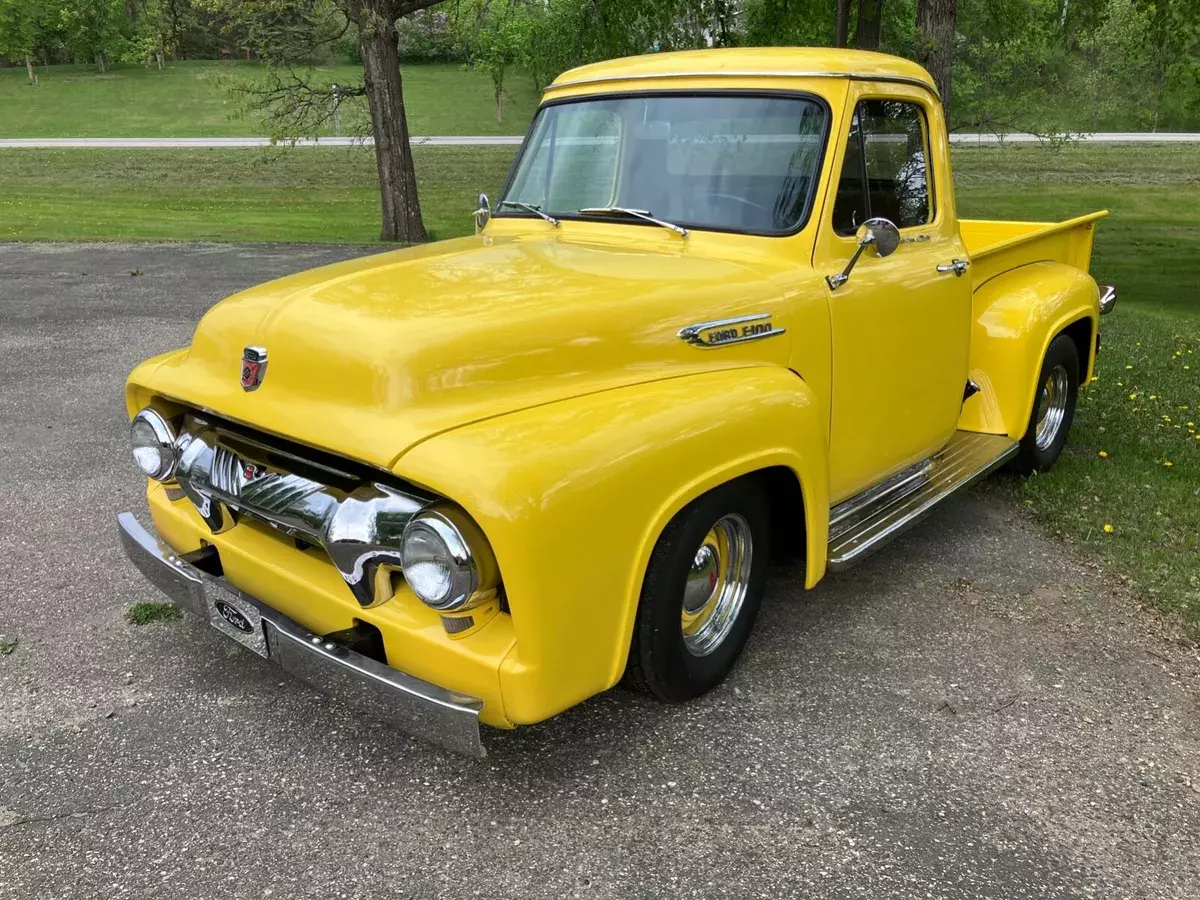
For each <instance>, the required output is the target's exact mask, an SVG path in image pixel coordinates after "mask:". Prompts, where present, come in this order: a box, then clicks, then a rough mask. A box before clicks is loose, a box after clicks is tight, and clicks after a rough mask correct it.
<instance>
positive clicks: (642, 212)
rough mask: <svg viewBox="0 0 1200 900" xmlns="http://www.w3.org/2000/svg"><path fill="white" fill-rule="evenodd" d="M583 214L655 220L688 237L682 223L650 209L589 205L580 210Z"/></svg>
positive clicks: (655, 222)
mask: <svg viewBox="0 0 1200 900" xmlns="http://www.w3.org/2000/svg"><path fill="white" fill-rule="evenodd" d="M579 214H580V215H581V216H613V215H617V216H632V217H633V218H635V219H641V220H642V221H644V222H653V223H654V224H655V225H659V226H661V227H663V228H669V229H670V230H671V231H673V232H675V233H676V234H677V235H679V236H680V237H687V236H688V230H687V229H686V228H684V227H683V226H682V225H676V224H674V223H673V222H664V221H663V220H662V219H656V218H654V216H653V215H651V213H650V210H648V209H629V208H628V207H626V206H588V207H584V208H583V209H581V210H579Z"/></svg>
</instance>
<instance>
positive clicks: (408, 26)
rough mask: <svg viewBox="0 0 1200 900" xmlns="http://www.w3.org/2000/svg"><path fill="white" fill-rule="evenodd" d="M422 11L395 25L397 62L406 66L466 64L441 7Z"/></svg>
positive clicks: (446, 15) (460, 45)
mask: <svg viewBox="0 0 1200 900" xmlns="http://www.w3.org/2000/svg"><path fill="white" fill-rule="evenodd" d="M454 5H455V4H449V3H447V4H442V6H441V7H433V8H432V9H423V10H421V11H420V12H417V13H413V14H412V15H411V16H405V17H404V18H403V19H401V20H400V21H399V22H397V23H396V31H397V33H398V34H399V46H400V61H401V62H409V63H426V62H466V61H467V56H466V53H465V51H464V49H463V47H462V44H461V43H460V41H459V39H458V35H457V34H456V33H455V28H454V24H455V23H454V18H453V17H452V16H451V15H449V14H448V13H447V12H446V9H445V8H443V7H453V6H454Z"/></svg>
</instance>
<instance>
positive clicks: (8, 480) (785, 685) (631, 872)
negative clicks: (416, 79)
mask: <svg viewBox="0 0 1200 900" xmlns="http://www.w3.org/2000/svg"><path fill="white" fill-rule="evenodd" d="M353 252H355V251H353V250H351V249H346V248H339V249H321V248H311V247H306V248H294V247H284V246H168V245H160V246H117V245H114V246H71V245H53V244H45V245H25V246H22V245H12V244H9V245H3V244H0V547H2V548H3V552H2V553H0V584H3V585H4V588H5V591H4V597H3V600H2V602H0V631H3V632H7V633H10V634H15V635H17V636H18V637H19V638H20V641H21V643H20V645H19V647H18V648H17V650H16V651H15V652H13V653H12V654H11V655H8V656H0V896H3V897H6V898H7V897H13V898H38V900H44V898H60V897H62V898H65V897H71V898H91V897H103V898H106V900H113V898H126V897H162V898H172V900H175V898H192V897H195V898H212V897H245V898H262V897H268V896H274V897H277V898H282V897H286V898H294V897H312V898H321V900H327V898H332V897H353V898H382V897H408V898H434V897H437V898H456V897H486V898H503V897H520V898H523V900H531V898H564V897H579V898H614V900H616V898H619V900H630V898H654V900H659V898H674V897H696V898H705V900H711V898H731V900H743V898H756V897H762V898H771V900H778V898H784V897H793V896H814V897H845V898H861V897H873V898H874V897H981V896H991V897H1005V898H1028V897H1075V896H1079V897H1083V896H1088V897H1091V896H1105V897H1115V896H1136V897H1195V896H1196V890H1197V889H1196V885H1197V884H1198V883H1200V855H1198V853H1197V843H1198V841H1200V736H1198V734H1197V716H1198V712H1200V705H1198V703H1197V700H1198V697H1200V689H1198V687H1197V684H1198V681H1197V676H1198V674H1200V661H1198V660H1197V653H1196V650H1195V649H1194V648H1192V647H1188V646H1185V645H1184V644H1182V643H1180V641H1179V640H1178V639H1177V636H1176V635H1175V634H1174V633H1173V632H1172V631H1171V629H1170V628H1169V627H1167V626H1165V625H1163V624H1162V622H1161V621H1160V620H1159V619H1158V617H1157V616H1155V615H1154V614H1152V613H1148V612H1145V611H1143V610H1141V609H1140V608H1139V607H1138V606H1137V604H1136V603H1134V602H1133V601H1132V600H1130V599H1129V598H1128V597H1127V596H1126V594H1125V593H1124V591H1123V590H1122V589H1121V588H1120V587H1119V585H1117V584H1116V583H1115V582H1114V581H1113V580H1112V579H1111V578H1109V577H1106V576H1104V575H1102V574H1100V573H1098V572H1097V571H1096V570H1095V569H1093V567H1092V566H1090V565H1089V564H1087V563H1086V562H1085V561H1082V560H1080V559H1079V558H1077V557H1076V556H1074V555H1073V554H1072V553H1071V552H1070V551H1069V550H1067V549H1066V548H1064V547H1063V546H1062V545H1061V544H1060V543H1058V542H1056V541H1054V540H1051V539H1048V538H1047V537H1045V536H1044V535H1042V534H1041V533H1039V532H1038V531H1036V530H1035V529H1033V528H1031V527H1030V526H1029V525H1028V524H1026V522H1025V521H1024V520H1023V519H1022V517H1021V516H1020V515H1019V514H1018V513H1017V512H1015V511H1014V510H1013V509H1012V508H1010V507H1009V506H1008V505H1007V504H1006V503H1005V502H1004V501H1003V500H1001V499H999V498H998V497H997V496H996V494H995V492H994V491H991V490H989V489H987V487H986V486H985V487H984V489H982V490H978V491H976V492H975V493H973V494H971V495H970V496H967V497H965V498H963V499H961V500H958V501H955V502H953V503H952V504H951V505H950V506H949V508H947V509H945V510H944V511H942V512H940V513H938V514H936V515H935V516H934V517H932V519H931V520H930V521H929V523H928V524H927V525H926V526H925V527H924V528H923V530H921V531H919V532H914V533H913V534H911V535H909V536H908V537H906V538H903V539H902V540H901V541H900V542H899V543H898V544H896V545H895V546H894V547H892V548H890V549H889V550H886V551H884V552H883V553H881V554H880V555H878V556H876V557H875V558H873V559H872V560H871V561H869V562H868V563H867V564H865V565H864V566H863V567H862V568H860V569H858V570H856V571H854V572H852V573H847V574H845V575H842V576H836V577H831V578H829V579H828V580H827V581H826V582H825V583H823V584H822V585H821V586H820V587H819V588H818V589H817V590H816V591H813V592H811V593H807V594H806V593H804V592H803V591H802V590H801V586H800V583H799V580H798V577H797V575H796V574H795V573H789V572H787V571H782V572H780V573H777V577H775V578H774V580H773V582H772V586H771V589H770V593H769V596H768V599H767V602H766V604H765V606H764V608H763V613H762V617H761V619H760V625H759V627H758V629H757V631H756V633H755V635H754V637H753V639H752V641H751V643H750V646H749V649H748V651H747V654H746V656H745V657H744V659H743V661H742V663H741V664H740V665H739V666H738V668H737V669H736V670H735V672H734V673H733V675H732V677H731V678H730V680H729V682H728V683H727V684H726V685H725V686H723V687H722V688H721V689H719V690H717V691H716V692H715V693H713V694H711V695H710V696H708V697H706V698H704V699H703V700H701V701H699V702H696V703H693V704H691V705H688V706H683V707H664V706H659V705H657V704H655V703H653V702H650V701H648V700H646V699H643V698H640V697H638V696H635V695H632V694H630V693H627V692H624V691H621V690H615V691H612V692H610V693H609V694H607V695H605V696H602V697H599V698H596V699H595V700H593V701H590V702H588V703H586V704H584V705H583V706H581V707H579V708H578V709H576V710H574V711H571V712H569V713H567V714H565V715H563V716H560V717H559V718H557V719H555V720H553V721H551V722H548V723H546V724H544V725H541V726H538V727H533V728H527V729H523V730H520V731H518V732H516V733H512V734H500V733H489V735H488V746H489V750H490V754H491V755H490V757H489V758H488V759H487V760H485V761H482V762H479V761H472V760H467V759H463V758H458V757H454V756H450V755H447V754H444V753H442V752H440V751H437V750H434V749H431V748H430V747H428V746H425V745H423V744H420V743H417V742H415V741H412V740H409V739H407V738H404V737H400V736H397V735H396V734H394V733H391V732H389V731H388V730H386V729H384V728H383V727H380V726H376V725H373V724H370V723H367V722H364V721H361V720H359V719H358V718H356V717H354V716H353V715H351V714H349V713H348V712H347V711H346V710H344V709H342V708H338V707H336V706H333V705H331V704H330V703H328V702H327V701H326V700H325V699H323V698H322V697H321V696H319V695H317V694H315V693H313V692H311V691H309V690H308V689H306V688H305V687H303V686H302V685H300V684H298V683H296V682H293V681H291V680H287V679H286V676H281V674H280V673H279V672H278V670H275V669H273V668H271V667H269V666H268V665H266V664H264V663H262V662H260V661H259V660H258V659H257V658H255V657H252V656H249V655H247V654H244V653H241V652H240V651H238V650H235V649H234V648H233V647H232V646H231V645H230V644H228V643H227V642H225V641H224V640H222V639H220V638H219V637H218V635H216V634H215V633H213V632H212V631H211V630H210V629H209V628H207V627H206V626H204V625H200V624H195V623H190V622H187V621H183V622H174V623H169V624H158V625H151V626H145V627H141V628H135V627H133V626H131V625H128V624H127V623H126V622H125V620H124V618H123V615H122V613H123V611H124V610H125V609H126V608H127V607H128V605H129V604H131V603H134V602H136V601H139V600H150V599H152V598H153V597H154V594H153V592H152V591H151V590H150V589H149V588H148V587H147V586H146V584H145V583H144V582H143V581H142V580H141V579H140V578H139V577H138V576H136V575H135V574H134V572H133V571H132V570H131V568H130V567H129V566H128V565H127V564H126V563H125V561H124V560H123V558H122V556H121V553H120V551H119V550H118V548H117V543H116V539H115V536H114V532H113V517H114V515H115V513H116V512H117V511H118V510H122V509H135V510H138V511H141V510H142V500H141V497H140V494H141V481H140V478H139V477H138V476H137V475H136V474H135V471H134V468H133V465H132V463H131V462H130V460H129V458H128V450H127V443H126V428H125V424H124V421H123V411H122V403H121V384H122V380H123V378H124V375H125V373H126V372H127V370H128V369H129V368H130V367H131V366H132V365H134V363H135V362H137V361H138V360H140V359H142V358H144V357H145V356H148V355H149V354H152V353H156V352H159V351H161V350H165V349H168V348H171V347H174V346H176V345H179V344H181V343H183V342H185V341H187V340H188V337H189V335H190V332H191V330H192V327H193V326H194V324H195V322H196V320H197V318H198V317H199V316H200V315H201V314H202V313H203V312H204V310H205V309H206V308H207V307H208V306H209V305H210V304H212V303H213V302H214V301H216V300H217V299H219V298H220V297H221V296H223V295H225V294H227V293H229V292H231V291H233V290H235V289H238V288H241V287H243V286H246V285H249V284H251V283H253V282H255V281H258V280H260V279H263V278H265V277H267V276H272V275H278V274H282V273H284V272H289V271H292V270H294V269H298V268H301V267H305V266H311V265H313V264H316V263H321V262H325V261H332V260H335V259H339V258H342V257H345V256H347V255H350V254H352V253H353ZM131 270H138V271H140V272H141V273H142V274H141V275H139V276H131V275H130V271H131Z"/></svg>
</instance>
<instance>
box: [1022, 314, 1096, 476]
mask: <svg viewBox="0 0 1200 900" xmlns="http://www.w3.org/2000/svg"><path fill="white" fill-rule="evenodd" d="M1078 399H1079V350H1078V349H1077V348H1076V347H1075V342H1074V341H1073V340H1071V338H1070V336H1069V335H1066V334H1060V335H1058V337H1056V338H1055V339H1054V340H1053V341H1051V342H1050V346H1049V347H1048V348H1047V350H1046V359H1045V361H1044V362H1043V363H1042V371H1041V374H1040V375H1039V376H1038V392H1037V395H1036V396H1035V397H1034V398H1033V411H1032V412H1031V413H1030V416H1029V424H1028V425H1027V426H1026V429H1025V436H1024V437H1022V438H1021V446H1020V449H1019V450H1018V451H1017V455H1016V457H1014V459H1013V462H1012V469H1013V470H1014V471H1016V472H1019V473H1020V474H1022V475H1029V474H1031V473H1033V472H1045V471H1047V470H1049V469H1050V467H1051V466H1053V465H1054V461H1055V460H1056V459H1058V455H1059V454H1060V453H1062V449H1063V447H1065V446H1066V444H1067V434H1068V432H1069V431H1070V430H1071V422H1072V421H1073V420H1074V418H1075V403H1076V401H1077V400H1078Z"/></svg>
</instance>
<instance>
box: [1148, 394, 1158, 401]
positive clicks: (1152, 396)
mask: <svg viewBox="0 0 1200 900" xmlns="http://www.w3.org/2000/svg"><path fill="white" fill-rule="evenodd" d="M1150 399H1151V400H1157V399H1158V394H1151V395H1150Z"/></svg>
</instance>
